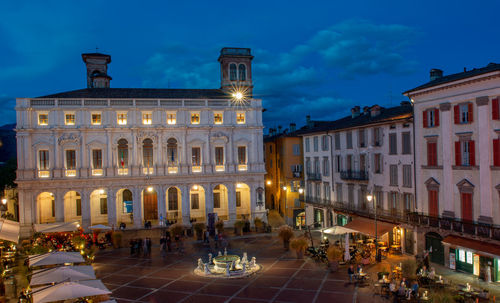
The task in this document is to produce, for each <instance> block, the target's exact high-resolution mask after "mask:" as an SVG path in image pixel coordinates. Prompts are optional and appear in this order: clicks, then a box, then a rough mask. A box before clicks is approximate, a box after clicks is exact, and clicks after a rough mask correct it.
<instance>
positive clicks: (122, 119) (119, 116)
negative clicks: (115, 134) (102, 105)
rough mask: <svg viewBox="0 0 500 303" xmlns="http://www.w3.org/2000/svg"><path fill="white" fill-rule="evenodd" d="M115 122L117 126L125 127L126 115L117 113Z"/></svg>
mask: <svg viewBox="0 0 500 303" xmlns="http://www.w3.org/2000/svg"><path fill="white" fill-rule="evenodd" d="M116 121H117V122H118V125H127V113H117V114H116Z"/></svg>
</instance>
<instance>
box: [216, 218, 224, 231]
mask: <svg viewBox="0 0 500 303" xmlns="http://www.w3.org/2000/svg"><path fill="white" fill-rule="evenodd" d="M215 229H217V233H219V234H221V233H222V232H223V231H224V221H222V220H221V219H219V220H217V223H215Z"/></svg>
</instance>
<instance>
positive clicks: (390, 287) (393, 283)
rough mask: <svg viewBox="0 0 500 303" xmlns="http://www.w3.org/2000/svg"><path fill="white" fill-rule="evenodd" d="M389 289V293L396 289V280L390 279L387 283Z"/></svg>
mask: <svg viewBox="0 0 500 303" xmlns="http://www.w3.org/2000/svg"><path fill="white" fill-rule="evenodd" d="M389 291H390V292H391V293H396V292H397V291H398V290H397V288H396V281H395V280H394V279H392V280H391V283H389Z"/></svg>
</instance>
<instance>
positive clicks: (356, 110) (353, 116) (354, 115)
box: [351, 105, 360, 118]
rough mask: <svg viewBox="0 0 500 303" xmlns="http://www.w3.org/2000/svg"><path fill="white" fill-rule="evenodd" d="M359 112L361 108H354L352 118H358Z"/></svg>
mask: <svg viewBox="0 0 500 303" xmlns="http://www.w3.org/2000/svg"><path fill="white" fill-rule="evenodd" d="M359 110H360V107H359V106H357V105H356V106H354V107H353V108H351V115H352V118H356V117H358V116H359V114H360V113H359Z"/></svg>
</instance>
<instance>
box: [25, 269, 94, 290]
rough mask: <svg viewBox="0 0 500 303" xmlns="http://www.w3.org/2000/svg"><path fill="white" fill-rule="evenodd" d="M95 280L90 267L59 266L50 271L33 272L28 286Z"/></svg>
mask: <svg viewBox="0 0 500 303" xmlns="http://www.w3.org/2000/svg"><path fill="white" fill-rule="evenodd" d="M83 280H95V272H94V269H93V268H92V266H90V265H85V266H61V267H55V268H50V269H40V270H36V271H34V272H33V275H32V276H31V282H30V285H31V286H34V285H44V284H49V283H59V282H63V281H68V282H74V281H83Z"/></svg>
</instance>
